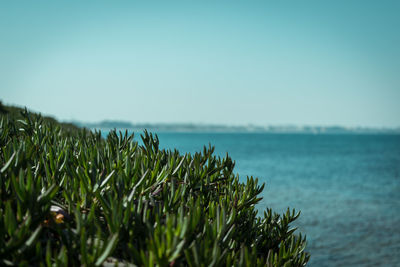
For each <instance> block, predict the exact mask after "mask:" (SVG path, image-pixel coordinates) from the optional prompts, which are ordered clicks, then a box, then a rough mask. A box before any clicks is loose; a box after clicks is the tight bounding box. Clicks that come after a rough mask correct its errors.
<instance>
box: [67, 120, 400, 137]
mask: <svg viewBox="0 0 400 267" xmlns="http://www.w3.org/2000/svg"><path fill="white" fill-rule="evenodd" d="M72 123H73V124H75V125H77V126H80V127H86V128H89V129H99V130H102V131H108V130H110V129H114V128H115V129H118V130H121V129H127V130H129V131H134V132H142V131H143V130H144V129H147V130H148V131H150V132H199V133H202V132H203V133H204V132H220V133H304V134H400V127H399V128H369V127H342V126H293V125H284V126H260V125H251V124H249V125H242V126H230V125H219V124H194V123H137V124H134V123H131V122H127V121H113V120H104V121H101V122H97V123H84V122H77V121H74V122H72Z"/></svg>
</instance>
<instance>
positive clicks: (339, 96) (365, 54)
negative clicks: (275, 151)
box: [0, 0, 400, 127]
mask: <svg viewBox="0 0 400 267" xmlns="http://www.w3.org/2000/svg"><path fill="white" fill-rule="evenodd" d="M399 14H400V1H397V0H393V1H385V0H381V1H366V0H364V1H352V0H343V1H312V0H309V1H197V2H195V1H162V2H161V1H142V2H138V1H136V2H135V1H64V2H62V1H2V2H1V4H0V92H1V93H0V100H1V101H2V102H3V103H5V104H13V105H18V106H26V107H28V108H29V109H31V110H33V111H38V112H41V113H42V114H46V115H52V116H54V117H56V118H57V119H59V120H62V121H73V120H75V121H84V122H96V121H101V120H105V119H108V120H120V121H129V122H133V123H143V122H149V123H170V122H171V123H211V124H227V125H246V124H255V125H320V126H329V125H340V126H365V127H399V126H400V116H399V115H400V73H399V72H400V16H399Z"/></svg>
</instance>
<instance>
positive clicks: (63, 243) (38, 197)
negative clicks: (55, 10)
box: [0, 112, 309, 266]
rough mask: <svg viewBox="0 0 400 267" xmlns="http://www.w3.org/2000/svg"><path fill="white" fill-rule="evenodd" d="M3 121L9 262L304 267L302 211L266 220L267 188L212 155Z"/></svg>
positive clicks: (3, 239)
mask: <svg viewBox="0 0 400 267" xmlns="http://www.w3.org/2000/svg"><path fill="white" fill-rule="evenodd" d="M21 118H22V119H20V120H16V119H15V118H13V117H12V116H10V115H2V117H1V122H0V145H1V150H0V168H1V170H0V198H1V201H0V259H1V262H0V265H40V266H52V265H62V266H67V265H70V266H80V265H86V266H92V265H97V266H98V265H104V264H106V263H107V265H109V264H116V263H118V262H119V263H120V264H134V265H138V266H154V265H158V266H167V265H170V266H181V265H184V266H232V265H234V266H303V265H305V264H306V263H307V261H308V259H309V255H308V253H306V252H305V251H304V249H305V245H306V242H305V238H304V237H302V236H301V235H295V234H294V231H295V229H291V228H290V227H289V225H290V223H292V222H293V221H294V220H295V219H296V218H297V217H298V214H296V213H295V212H294V211H292V212H291V211H289V210H288V211H287V213H286V214H283V215H278V214H275V213H273V212H272V211H271V210H267V211H266V212H264V214H263V216H262V217H260V216H257V210H256V209H255V204H257V203H258V202H259V201H260V199H261V198H260V197H259V194H260V193H261V192H262V190H263V188H264V185H259V184H258V181H257V179H254V178H252V177H251V178H247V181H246V183H241V182H240V181H239V177H238V175H235V174H234V173H233V169H234V165H235V164H234V162H233V161H232V160H231V158H229V157H228V156H226V157H225V158H220V157H216V156H214V155H213V151H214V148H213V147H208V148H206V147H205V148H204V150H203V151H202V152H199V153H195V154H193V155H191V154H186V155H181V154H180V153H179V152H178V151H176V150H175V151H171V150H160V149H159V140H158V137H157V136H154V135H152V134H149V133H147V132H144V134H143V135H142V140H143V145H139V144H138V143H137V142H136V141H134V140H133V135H128V133H127V132H125V133H124V134H123V133H121V132H120V133H117V132H116V131H112V132H110V134H109V135H108V137H107V138H106V139H103V138H102V137H101V134H100V132H90V131H87V130H85V129H80V130H74V131H71V130H66V129H65V128H64V127H61V126H60V125H57V124H56V123H55V122H52V121H49V120H43V118H41V117H40V116H36V115H34V116H32V115H30V114H29V113H27V112H24V114H23V115H21Z"/></svg>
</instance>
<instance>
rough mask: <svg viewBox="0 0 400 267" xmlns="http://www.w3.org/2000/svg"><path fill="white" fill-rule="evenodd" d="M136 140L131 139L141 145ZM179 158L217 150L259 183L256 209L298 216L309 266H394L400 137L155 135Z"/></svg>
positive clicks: (397, 258) (399, 228)
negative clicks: (206, 149)
mask: <svg viewBox="0 0 400 267" xmlns="http://www.w3.org/2000/svg"><path fill="white" fill-rule="evenodd" d="M139 136H140V135H139V133H138V134H137V135H136V137H135V138H136V139H138V138H139ZM158 137H159V140H160V147H161V148H165V149H175V148H176V149H178V150H179V151H180V152H181V153H194V152H199V151H202V149H203V147H204V146H208V145H209V144H211V145H212V146H215V154H216V155H218V156H221V157H224V156H226V153H228V155H229V156H230V157H231V158H232V159H233V160H235V162H236V167H235V172H236V173H237V174H239V177H240V179H241V180H242V181H243V182H245V181H246V177H247V176H249V177H250V176H253V177H256V178H258V179H259V182H260V183H265V189H264V191H263V192H262V197H263V199H262V201H261V202H260V203H259V204H258V205H257V206H256V207H257V209H258V211H259V214H260V215H262V214H263V211H264V210H265V209H266V208H272V210H273V211H275V212H277V213H284V212H285V211H286V210H287V208H290V209H295V210H296V211H300V212H301V215H300V217H299V219H298V220H297V221H295V222H294V223H293V226H294V227H297V228H298V230H297V232H299V233H302V234H305V235H306V237H307V248H306V250H307V251H308V252H309V253H310V254H311V258H310V262H309V264H308V266H400V135H389V134H375V135H373V134H286V133H285V134H275V133H274V134H271V133H173V132H164V133H162V132H161V133H158Z"/></svg>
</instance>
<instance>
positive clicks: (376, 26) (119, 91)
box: [0, 0, 400, 266]
mask: <svg viewBox="0 0 400 267" xmlns="http://www.w3.org/2000/svg"><path fill="white" fill-rule="evenodd" d="M399 13H400V2H399V1H395V0H393V1H387V0H383V1H361V0H360V1H354V0H350V1H329V2H328V1H313V0H310V1H285V2H276V1H274V2H273V1H201V2H200V1H199V2H189V1H168V2H166V1H163V2H162V1H146V2H145V1H142V2H136V1H112V2H110V1H68V2H55V1H7V2H2V3H1V4H0V73H1V75H0V88H1V89H0V90H1V96H0V98H1V101H2V102H3V104H5V105H15V106H20V107H23V106H26V107H27V108H28V109H30V110H32V111H36V112H41V113H42V114H45V115H50V116H53V117H55V118H56V119H58V120H60V121H64V122H73V123H75V124H77V125H79V126H84V127H88V128H97V129H102V130H103V135H104V136H106V135H107V133H108V131H109V129H112V128H118V129H126V128H128V129H129V130H130V131H131V132H135V133H136V132H137V133H140V131H142V130H143V129H144V128H147V129H150V130H152V131H154V132H156V133H158V134H159V137H160V143H161V146H162V147H163V148H178V149H179V150H180V151H181V152H182V153H189V152H190V153H193V152H195V151H199V150H200V149H202V147H203V145H208V144H209V143H211V144H212V145H215V146H216V153H217V154H218V155H221V156H224V155H225V153H226V152H228V153H229V155H231V156H232V157H233V159H234V160H236V171H237V172H238V173H239V175H240V177H241V179H242V180H243V181H245V179H246V176H247V175H249V176H256V177H259V179H260V180H261V182H265V183H266V188H265V190H264V192H263V197H264V199H263V201H262V202H261V203H260V204H259V205H258V208H259V210H260V214H262V211H263V210H264V209H265V208H267V207H271V208H273V209H274V210H275V211H277V212H283V211H285V210H286V208H287V207H291V208H296V210H300V211H301V212H302V215H301V217H300V221H299V222H298V225H296V226H297V227H299V230H300V232H302V233H304V234H306V235H307V238H308V240H309V245H308V250H309V251H310V253H311V261H310V266H338V265H340V266H349V265H358V266H378V265H380V266H388V265H389V266H395V265H396V264H398V262H399V261H400V234H399V233H398V229H397V228H396V226H397V225H399V223H400V214H398V212H396V211H397V210H398V209H399V207H400V128H399V127H400V119H399V117H400V116H399V115H400V105H399V100H400V75H399V70H400V49H399V47H400V30H399V29H400V19H399Z"/></svg>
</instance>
